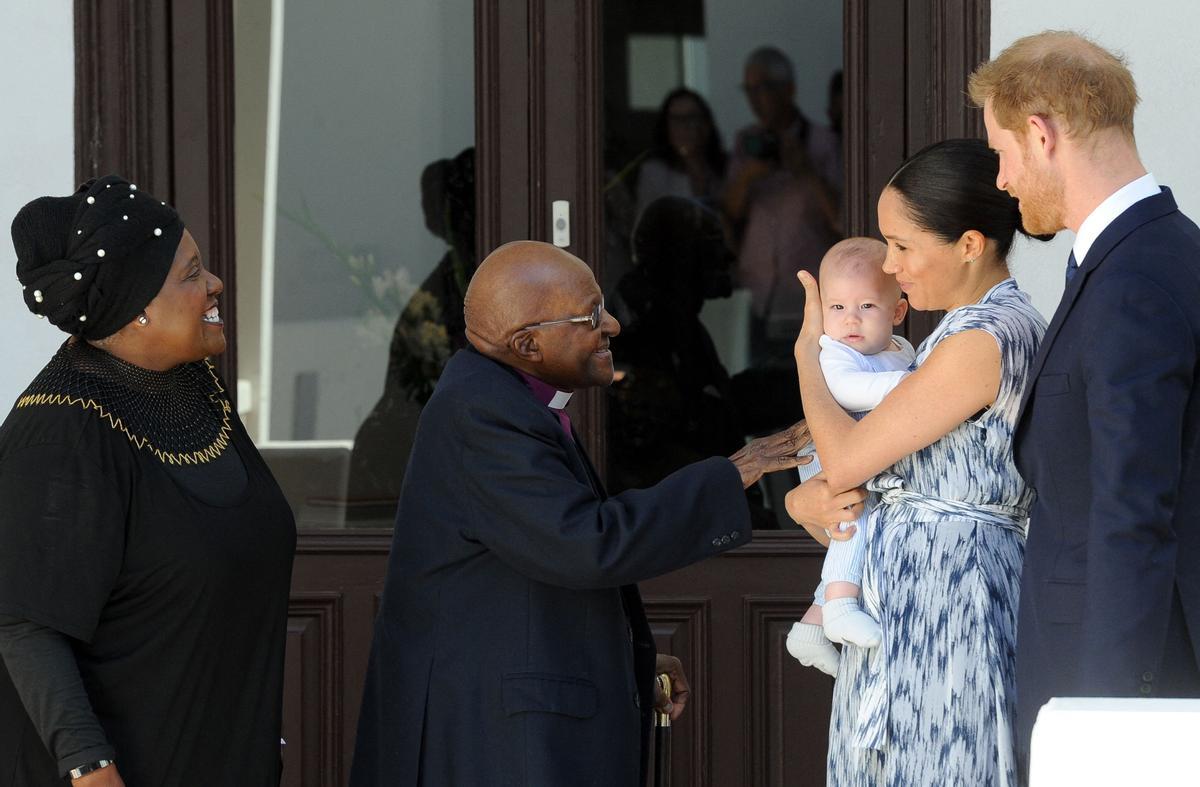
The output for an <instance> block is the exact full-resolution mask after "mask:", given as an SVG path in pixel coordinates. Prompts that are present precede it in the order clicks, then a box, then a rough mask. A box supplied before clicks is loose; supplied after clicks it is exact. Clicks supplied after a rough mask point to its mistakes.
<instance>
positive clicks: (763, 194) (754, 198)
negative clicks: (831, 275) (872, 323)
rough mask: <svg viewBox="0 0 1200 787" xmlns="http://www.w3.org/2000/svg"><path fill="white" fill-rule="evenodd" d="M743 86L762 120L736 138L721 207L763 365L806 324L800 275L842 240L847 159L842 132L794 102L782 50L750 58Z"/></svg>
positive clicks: (784, 352)
mask: <svg viewBox="0 0 1200 787" xmlns="http://www.w3.org/2000/svg"><path fill="white" fill-rule="evenodd" d="M742 89H743V90H744V91H745V93H746V98H747V99H748V100H749V102H750V108H751V109H752V110H753V112H754V116H755V118H756V122H755V123H753V124H752V125H750V126H748V127H746V128H744V129H742V130H741V131H740V132H739V133H738V135H737V139H736V142H735V145H734V152H733V156H732V159H731V161H730V165H729V172H728V175H727V178H726V183H727V186H726V190H725V195H724V199H723V206H724V209H725V213H726V214H727V215H728V217H729V219H730V222H731V224H732V225H733V226H734V228H735V229H736V230H737V235H738V238H739V241H740V242H739V254H738V284H739V285H740V286H742V287H745V288H747V289H749V290H750V293H751V308H752V315H753V319H752V322H751V355H752V362H753V363H754V364H755V365H761V364H762V363H764V362H768V361H769V360H770V359H772V358H776V359H777V358H784V359H787V358H788V357H789V353H790V351H791V349H790V348H791V343H792V341H794V340H795V337H796V332H797V331H798V330H799V328H800V323H801V319H802V317H803V314H804V290H803V288H801V287H800V286H799V283H798V282H797V281H796V271H798V270H809V271H810V272H812V273H813V274H814V275H815V273H816V264H817V262H818V261H819V260H820V259H821V257H822V256H824V254H825V252H826V251H827V250H828V249H829V247H830V246H832V245H833V244H834V243H835V242H837V240H838V239H839V238H840V226H839V225H840V219H839V213H840V207H839V202H840V199H841V190H842V189H841V186H842V155H841V144H840V142H839V141H838V137H837V135H836V134H834V133H833V132H832V131H830V130H829V129H828V128H826V127H825V126H822V125H820V124H817V123H814V122H812V121H811V120H809V119H808V118H807V117H805V116H804V114H803V113H802V112H801V111H800V109H799V107H797V106H796V101H795V93H796V85H795V78H794V76H793V71H792V63H791V61H790V60H789V59H788V57H787V55H785V54H784V53H783V52H781V51H779V50H778V49H776V48H775V47H760V48H759V49H756V50H755V51H754V52H752V53H751V54H750V56H749V57H748V58H747V59H746V66H745V71H744V76H743V83H742ZM776 345H777V346H776Z"/></svg>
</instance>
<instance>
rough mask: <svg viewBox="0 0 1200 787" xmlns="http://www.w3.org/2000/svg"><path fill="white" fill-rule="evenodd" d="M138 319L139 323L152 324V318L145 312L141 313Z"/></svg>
mask: <svg viewBox="0 0 1200 787" xmlns="http://www.w3.org/2000/svg"><path fill="white" fill-rule="evenodd" d="M137 321H138V325H149V324H150V318H149V317H147V316H146V315H144V314H139V315H138V318H137Z"/></svg>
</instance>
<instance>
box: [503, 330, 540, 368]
mask: <svg viewBox="0 0 1200 787" xmlns="http://www.w3.org/2000/svg"><path fill="white" fill-rule="evenodd" d="M508 348H509V350H511V351H512V354H513V356H514V357H516V358H520V359H521V360H522V361H528V362H529V363H541V362H542V348H541V347H540V346H539V345H538V340H537V336H535V335H534V333H533V331H530V330H527V329H524V328H523V329H521V330H519V331H517V332H516V333H514V334H513V335H512V338H511V339H509V340H508Z"/></svg>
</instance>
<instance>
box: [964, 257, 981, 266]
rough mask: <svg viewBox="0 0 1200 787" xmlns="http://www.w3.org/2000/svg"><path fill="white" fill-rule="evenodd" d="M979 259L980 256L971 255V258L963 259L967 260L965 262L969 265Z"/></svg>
mask: <svg viewBox="0 0 1200 787" xmlns="http://www.w3.org/2000/svg"><path fill="white" fill-rule="evenodd" d="M977 259H979V258H978V257H971V258H970V259H967V260H963V262H965V263H967V264H968V265H970V264H971V263H973V262H975V260H977Z"/></svg>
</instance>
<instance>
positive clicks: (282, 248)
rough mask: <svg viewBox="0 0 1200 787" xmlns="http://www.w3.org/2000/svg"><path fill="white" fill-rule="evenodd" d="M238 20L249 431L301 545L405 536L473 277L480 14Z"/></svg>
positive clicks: (277, 1) (244, 8) (320, 11)
mask: <svg viewBox="0 0 1200 787" xmlns="http://www.w3.org/2000/svg"><path fill="white" fill-rule="evenodd" d="M235 9H236V43H235V46H236V51H235V56H236V67H237V68H236V75H237V89H236V102H237V105H236V111H237V117H238V126H237V131H236V133H237V139H236V158H237V163H236V182H237V198H238V201H237V204H238V214H239V215H238V233H239V234H238V239H239V247H238V282H237V285H238V287H237V293H238V299H239V316H240V317H241V316H244V317H241V319H239V326H238V327H239V333H238V337H237V338H238V350H239V394H240V396H239V400H240V402H241V403H242V404H243V406H244V407H245V408H246V410H247V411H246V412H245V413H244V418H245V420H246V422H247V425H248V428H250V430H251V434H252V436H253V437H254V438H255V440H256V442H257V443H258V445H259V446H260V449H261V450H262V452H263V455H264V457H266V459H267V461H268V463H269V464H270V465H271V468H272V470H273V471H274V472H275V475H276V476H277V478H278V479H279V480H280V483H281V485H282V486H283V488H284V492H285V494H287V496H288V499H289V500H290V501H291V503H292V506H293V508H294V509H295V511H296V514H297V520H298V522H299V524H300V526H301V527H314V526H316V527H342V526H345V525H346V524H354V525H378V526H390V525H391V523H392V518H393V516H394V512H395V505H396V497H397V495H398V491H399V488H400V483H401V481H402V476H403V471H404V463H405V460H406V458H407V455H408V446H409V444H410V443H411V440H412V434H413V430H414V429H415V425H416V418H417V414H418V413H419V412H420V408H421V406H422V404H423V403H424V402H425V401H426V400H427V399H428V397H429V394H430V392H431V391H432V388H433V385H434V383H435V382H436V380H437V377H438V375H439V374H440V372H441V369H442V367H443V365H444V364H445V362H446V360H447V359H448V358H449V356H450V355H451V354H452V353H453V351H454V350H455V349H456V348H457V347H459V346H461V343H462V325H461V322H462V316H461V310H462V307H461V302H462V292H463V291H464V289H465V286H466V281H467V280H468V279H469V278H470V275H471V273H472V272H473V270H474V267H475V264H476V257H475V254H476V252H475V249H474V147H473V146H474V73H473V70H474V63H473V56H472V53H473V49H474V26H473V4H472V3H471V2H470V0H411V2H409V1H406V2H404V3H387V2H367V3H352V4H342V5H336V4H335V5H331V4H329V3H323V2H319V1H318V0H287V2H286V3H285V2H281V0H274V2H271V1H270V0H258V1H257V2H252V1H250V0H244V1H242V2H239V3H237V4H236V5H235Z"/></svg>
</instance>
